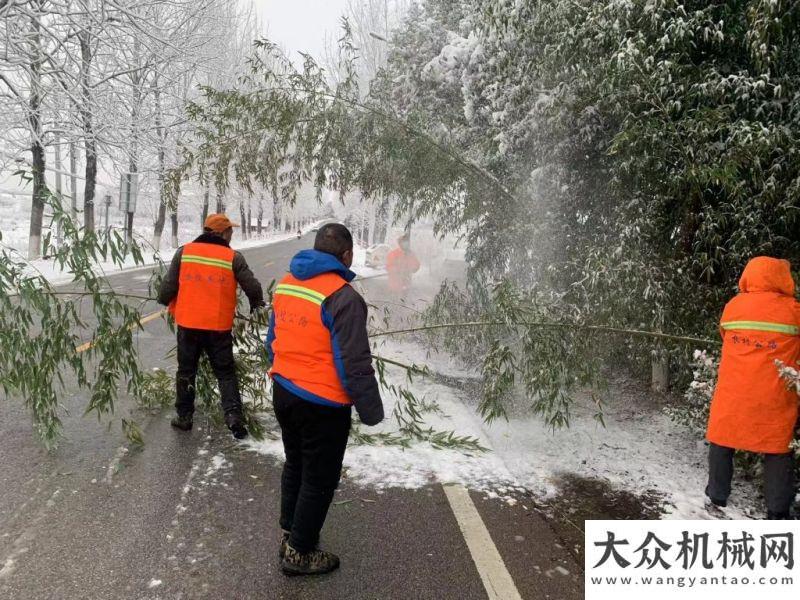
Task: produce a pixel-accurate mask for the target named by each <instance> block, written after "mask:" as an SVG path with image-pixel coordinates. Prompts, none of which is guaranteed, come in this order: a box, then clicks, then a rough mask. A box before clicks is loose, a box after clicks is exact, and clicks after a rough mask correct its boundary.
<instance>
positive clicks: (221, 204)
mask: <svg viewBox="0 0 800 600" xmlns="http://www.w3.org/2000/svg"><path fill="white" fill-rule="evenodd" d="M217 212H218V213H220V214H223V213H224V212H225V198H224V197H223V195H222V192H220V191H219V189H217Z"/></svg>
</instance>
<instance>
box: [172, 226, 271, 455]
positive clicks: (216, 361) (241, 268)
mask: <svg viewBox="0 0 800 600" xmlns="http://www.w3.org/2000/svg"><path fill="white" fill-rule="evenodd" d="M234 227H238V225H237V224H236V223H232V222H231V221H230V219H228V217H226V216H225V215H222V214H215V215H210V216H209V217H208V218H207V219H206V221H205V223H204V227H203V234H202V235H201V236H200V237H198V238H197V239H196V240H194V241H193V242H191V243H189V244H186V245H185V246H182V247H181V248H179V249H178V251H177V252H175V256H174V257H173V259H172V264H171V265H170V267H169V271H167V274H166V276H165V277H164V281H163V282H162V284H161V289H160V290H159V293H158V301H159V302H160V303H161V304H164V305H165V306H167V305H168V306H169V309H170V313H172V315H173V317H174V318H175V322H176V323H177V325H178V372H177V373H176V375H175V387H176V396H177V399H176V401H175V410H176V412H177V416H176V417H175V418H174V419H172V426H173V427H175V428H176V429H180V430H183V431H189V430H190V429H191V428H192V417H193V415H194V399H195V378H196V376H197V365H198V363H199V361H200V356H201V355H202V354H203V353H205V354H206V355H207V356H208V360H209V362H210V363H211V368H212V369H213V370H214V375H215V376H216V378H217V382H218V383H219V394H220V398H221V400H222V410H223V411H224V413H225V424H226V425H227V426H228V428H229V429H230V430H231V433H233V435H234V437H236V438H237V439H242V438H244V437H246V436H247V428H246V426H245V424H244V416H243V414H242V399H241V396H240V395H239V385H238V381H237V379H236V363H235V362H234V359H233V335H232V334H231V329H232V328H233V317H234V314H235V313H236V301H237V298H236V288H237V286H239V287H241V288H242V290H243V291H244V293H245V295H246V296H247V299H248V300H249V301H250V311H251V312H253V311H255V310H257V309H260V308H262V307H264V306H265V303H264V292H263V290H262V289H261V284H260V283H259V281H258V280H257V279H256V278H255V276H254V275H253V272H252V271H251V270H250V268H249V267H248V266H247V261H246V260H245V259H244V256H242V255H241V254H240V253H239V252H236V251H235V250H233V249H232V248H231V247H230V241H231V238H232V237H233V228H234Z"/></svg>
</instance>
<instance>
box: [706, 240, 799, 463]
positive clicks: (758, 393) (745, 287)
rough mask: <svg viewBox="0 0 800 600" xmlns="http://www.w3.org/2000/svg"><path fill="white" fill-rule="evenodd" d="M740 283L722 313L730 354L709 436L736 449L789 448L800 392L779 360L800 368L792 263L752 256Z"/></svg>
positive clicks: (770, 450)
mask: <svg viewBox="0 0 800 600" xmlns="http://www.w3.org/2000/svg"><path fill="white" fill-rule="evenodd" d="M739 290H740V292H741V293H740V294H739V295H738V296H736V297H735V298H733V299H732V300H731V301H730V302H729V303H728V304H727V306H725V310H724V311H723V313H722V321H721V323H720V330H721V332H722V338H723V342H722V359H721V361H720V366H719V375H718V378H717V385H716V389H715V390H714V398H713V399H712V401H711V413H710V415H709V421H708V431H707V433H706V438H707V439H708V441H710V442H713V443H715V444H717V445H719V446H726V447H728V448H736V449H739V450H748V451H750V452H758V453H767V454H783V453H785V452H788V451H789V443H790V442H791V441H792V437H793V434H794V426H795V422H796V421H797V409H798V396H797V393H795V392H794V391H793V390H790V389H788V388H787V382H786V381H784V380H782V379H781V378H780V376H779V374H778V367H777V366H776V364H775V361H781V362H783V363H785V364H786V365H788V366H794V367H796V366H797V360H798V359H799V358H800V304H798V303H797V302H796V301H795V299H794V282H793V281H792V276H791V272H790V269H789V263H788V262H787V261H785V260H778V259H775V258H769V257H763V256H762V257H758V258H754V259H752V260H751V261H750V262H749V263H748V264H747V267H746V268H745V270H744V273H743V274H742V278H741V280H740V281H739Z"/></svg>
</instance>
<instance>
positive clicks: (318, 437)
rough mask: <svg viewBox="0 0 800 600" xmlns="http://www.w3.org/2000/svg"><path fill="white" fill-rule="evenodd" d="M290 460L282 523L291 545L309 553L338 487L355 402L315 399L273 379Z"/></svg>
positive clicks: (283, 492) (277, 413) (284, 484)
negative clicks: (300, 395) (343, 403)
mask: <svg viewBox="0 0 800 600" xmlns="http://www.w3.org/2000/svg"><path fill="white" fill-rule="evenodd" d="M272 402H273V407H274V408H275V416H276V417H277V419H278V423H279V424H280V426H281V435H282V437H283V449H284V452H285V453H286V462H285V463H284V465H283V475H282V477H281V527H282V528H283V529H284V530H286V531H289V532H291V535H290V536H289V545H290V546H291V547H292V548H294V549H295V550H297V551H298V552H301V553H305V552H309V551H311V550H313V549H314V548H316V547H317V543H318V542H319V532H320V531H321V530H322V526H323V524H324V523H325V517H326V516H327V514H328V508H329V507H330V505H331V501H332V500H333V492H334V491H335V490H336V487H337V486H338V485H339V478H340V477H341V475H342V460H343V459H344V451H345V448H346V447H347V438H348V435H349V434H350V413H351V410H350V407H342V408H338V407H333V406H322V405H319V404H314V403H312V402H308V401H306V400H302V399H301V398H298V397H297V396H295V395H294V394H292V393H291V392H289V391H287V390H286V389H284V388H283V387H282V386H281V385H280V384H278V383H273V384H272Z"/></svg>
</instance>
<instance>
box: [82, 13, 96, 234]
mask: <svg viewBox="0 0 800 600" xmlns="http://www.w3.org/2000/svg"><path fill="white" fill-rule="evenodd" d="M78 40H79V42H80V46H81V67H80V91H81V107H80V114H81V121H82V122H83V140H84V151H85V153H86V180H85V181H84V182H83V183H84V185H83V227H84V229H85V230H86V231H87V232H92V231H94V195H95V188H96V185H97V142H96V140H95V138H94V129H93V124H92V111H91V108H90V106H89V101H90V98H89V68H90V67H91V64H92V48H91V33H90V30H89V29H88V28H86V29H83V30H82V31H80V32H79V33H78Z"/></svg>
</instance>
